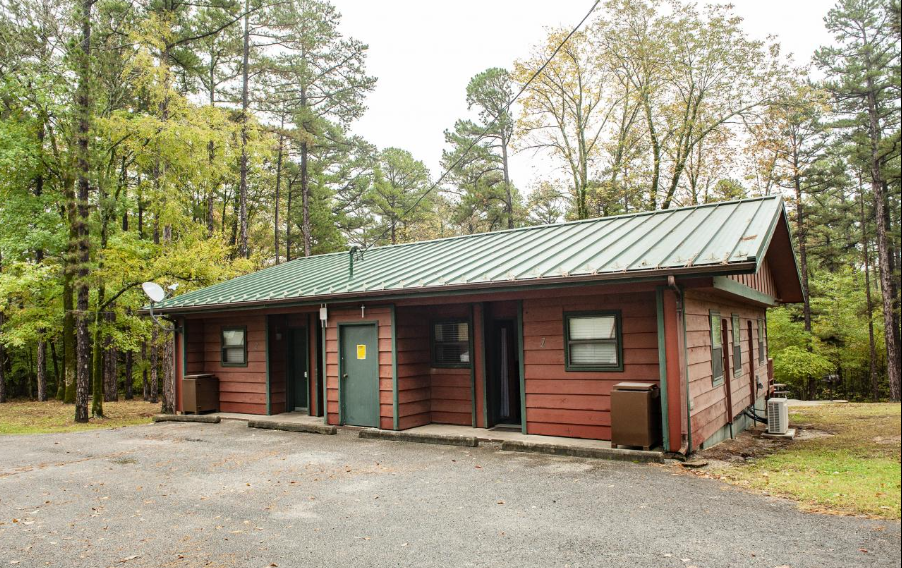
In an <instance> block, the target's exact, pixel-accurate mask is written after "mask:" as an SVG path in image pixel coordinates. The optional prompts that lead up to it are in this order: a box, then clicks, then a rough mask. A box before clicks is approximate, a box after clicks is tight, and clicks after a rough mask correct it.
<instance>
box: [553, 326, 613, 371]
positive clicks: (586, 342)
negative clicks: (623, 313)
mask: <svg viewBox="0 0 902 568" xmlns="http://www.w3.org/2000/svg"><path fill="white" fill-rule="evenodd" d="M565 320H566V321H565V326H566V329H565V331H566V334H567V368H568V369H571V370H612V369H613V370H617V369H620V368H621V364H622V363H621V360H620V350H621V349H620V348H621V344H620V314H616V313H598V314H579V315H567V316H566V318H565Z"/></svg>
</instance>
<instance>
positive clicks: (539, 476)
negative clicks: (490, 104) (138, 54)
mask: <svg viewBox="0 0 902 568" xmlns="http://www.w3.org/2000/svg"><path fill="white" fill-rule="evenodd" d="M10 564H12V565H17V566H67V567H68V566H86V567H87V566H90V567H102V566H118V567H126V568H131V567H138V566H148V567H168V566H178V567H187V566H251V567H259V568H265V567H268V566H269V567H272V566H282V567H290V566H343V567H358V566H443V567H444V566H549V565H554V566H649V567H651V566H654V567H687V566H699V567H724V566H743V567H745V566H766V567H769V568H774V567H777V566H791V567H793V568H796V567H804V566H811V567H817V568H827V567H830V566H842V567H844V568H845V567H849V566H899V565H900V530H899V522H897V521H896V522H882V521H872V520H866V519H857V518H848V517H835V516H825V515H813V514H807V513H803V512H800V511H799V510H798V509H797V508H796V507H795V505H794V504H792V503H790V502H786V501H782V500H777V499H773V498H768V497H764V496H760V495H755V494H750V493H745V492H742V491H739V490H737V489H734V488H732V487H730V486H727V485H724V484H722V483H720V482H718V481H715V480H710V479H703V478H697V477H695V476H689V475H675V474H674V471H673V469H672V468H671V467H670V466H652V465H636V464H629V463H618V462H608V461H602V460H589V459H581V458H563V457H556V456H545V455H538V454H518V453H506V452H500V451H497V450H494V449H491V448H457V447H449V446H430V445H423V444H411V443H401V442H390V441H380V440H361V439H358V438H356V436H354V435H353V433H350V432H341V433H340V434H339V435H337V436H319V435H313V434H295V433H288V432H276V431H262V430H254V429H249V428H247V427H245V425H244V424H243V423H240V422H232V421H228V422H223V423H221V424H179V423H161V424H154V425H148V426H135V427H130V428H123V429H119V430H104V431H93V432H85V433H77V434H52V435H35V436H5V437H0V566H7V565H10Z"/></svg>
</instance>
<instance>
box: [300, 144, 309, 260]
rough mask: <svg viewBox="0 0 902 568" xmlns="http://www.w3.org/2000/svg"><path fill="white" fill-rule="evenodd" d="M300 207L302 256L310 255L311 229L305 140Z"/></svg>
mask: <svg viewBox="0 0 902 568" xmlns="http://www.w3.org/2000/svg"><path fill="white" fill-rule="evenodd" d="M301 209H302V214H303V216H304V217H303V222H302V223H301V231H302V232H303V238H304V256H310V249H311V241H312V236H311V232H312V231H311V230H310V182H309V180H308V179H307V142H301Z"/></svg>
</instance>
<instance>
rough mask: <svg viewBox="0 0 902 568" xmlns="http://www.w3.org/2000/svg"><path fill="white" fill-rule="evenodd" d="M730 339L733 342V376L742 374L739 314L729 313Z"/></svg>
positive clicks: (740, 322)
mask: <svg viewBox="0 0 902 568" xmlns="http://www.w3.org/2000/svg"><path fill="white" fill-rule="evenodd" d="M730 326H731V327H732V329H731V330H730V339H731V341H732V342H733V345H732V346H731V347H732V355H733V361H732V363H733V365H732V367H733V376H734V377H740V376H742V319H741V318H740V317H739V314H730Z"/></svg>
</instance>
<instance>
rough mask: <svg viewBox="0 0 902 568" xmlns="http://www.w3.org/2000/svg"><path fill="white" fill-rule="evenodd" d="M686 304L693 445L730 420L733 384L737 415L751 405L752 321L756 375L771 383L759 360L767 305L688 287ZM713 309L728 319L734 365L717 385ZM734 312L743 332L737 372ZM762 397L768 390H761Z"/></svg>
mask: <svg viewBox="0 0 902 568" xmlns="http://www.w3.org/2000/svg"><path fill="white" fill-rule="evenodd" d="M685 305H686V346H687V356H688V366H689V396H690V397H691V400H692V411H691V422H692V445H693V447H694V448H695V447H698V446H699V445H700V444H701V443H702V442H704V441H705V440H707V439H708V438H709V437H710V436H711V435H712V434H714V433H715V432H717V431H718V430H719V429H720V428H721V427H723V426H724V425H725V424H727V423H728V422H729V417H728V415H727V392H726V389H727V388H730V389H731V390H730V393H731V395H732V401H733V409H732V414H733V416H736V415H738V414H739V413H741V412H742V410H743V409H744V408H746V407H748V406H750V405H751V404H752V403H753V401H752V392H751V387H750V384H751V381H750V377H749V337H748V321H749V320H751V322H752V333H753V334H754V337H753V338H752V341H753V342H754V350H755V362H754V367H755V375H756V376H757V377H759V378H760V381H761V383H762V384H764V385H766V384H767V365H761V364H759V363H758V353H757V350H758V333H759V331H758V318H764V317H765V310H764V308H759V307H755V306H750V305H747V304H739V303H731V302H727V301H725V300H723V299H721V298H719V297H715V296H711V295H708V294H705V293H704V292H702V291H687V292H686V298H685ZM710 310H716V311H718V312H720V318H721V320H725V321H726V329H727V337H728V342H727V344H726V345H724V346H723V348H724V350H726V351H727V353H729V356H730V357H729V358H730V365H729V368H725V369H724V383H723V384H719V385H716V386H715V385H714V384H713V381H712V370H711V322H710V316H709V313H710ZM733 314H738V315H739V322H740V323H739V328H740V335H741V349H742V351H741V353H742V371H741V373H738V374H735V376H734V373H733V318H732V315H733ZM765 348H766V345H765ZM758 395H759V397H760V396H763V395H764V392H759V393H758Z"/></svg>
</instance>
